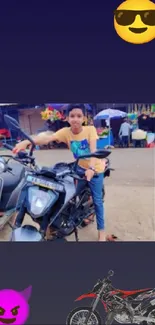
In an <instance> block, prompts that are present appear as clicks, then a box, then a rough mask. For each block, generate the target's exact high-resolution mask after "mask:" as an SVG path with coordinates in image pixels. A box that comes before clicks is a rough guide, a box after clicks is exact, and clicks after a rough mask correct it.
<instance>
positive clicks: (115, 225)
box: [0, 149, 155, 241]
mask: <svg viewBox="0 0 155 325" xmlns="http://www.w3.org/2000/svg"><path fill="white" fill-rule="evenodd" d="M35 156H36V158H37V161H38V163H39V164H40V165H44V166H45V165H52V164H54V163H56V162H60V161H65V162H69V161H72V154H71V153H70V152H69V151H68V150H66V149H64V150H48V151H36V152H35ZM110 159H111V166H112V167H113V168H115V171H114V172H112V174H111V177H110V178H107V179H106V180H105V185H106V196H105V218H106V228H107V232H108V233H114V234H116V235H117V236H118V238H119V240H120V241H155V150H154V149H113V151H112V154H111V156H110ZM28 219H29V218H28V217H26V218H25V222H24V223H27V221H28ZM9 232H10V230H9V228H8V226H6V227H5V229H4V230H3V231H2V232H1V233H0V241H4V240H5V241H7V240H8V237H9ZM79 238H80V240H81V241H96V238H97V233H96V224H95V223H94V224H91V225H89V227H87V228H85V229H82V230H80V231H79ZM72 240H74V236H71V237H70V238H68V241H72Z"/></svg>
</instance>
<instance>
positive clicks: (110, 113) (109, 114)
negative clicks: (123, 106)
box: [94, 108, 127, 146]
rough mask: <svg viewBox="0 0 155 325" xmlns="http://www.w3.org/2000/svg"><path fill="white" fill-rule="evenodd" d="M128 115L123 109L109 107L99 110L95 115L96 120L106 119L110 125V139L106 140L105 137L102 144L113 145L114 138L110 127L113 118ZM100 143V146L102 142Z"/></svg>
mask: <svg viewBox="0 0 155 325" xmlns="http://www.w3.org/2000/svg"><path fill="white" fill-rule="evenodd" d="M126 116H127V113H125V112H123V111H119V110H116V109H111V108H108V109H105V110H103V111H101V112H99V113H98V114H97V115H96V116H95V117H94V120H106V121H107V122H108V126H109V136H108V138H107V140H108V141H104V139H103V141H102V144H101V146H110V145H111V142H112V138H113V136H112V132H111V128H110V121H111V119H118V118H124V117H126ZM100 142H101V141H100ZM98 145H99V146H100V144H98Z"/></svg>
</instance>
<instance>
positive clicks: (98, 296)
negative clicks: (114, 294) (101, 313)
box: [84, 294, 101, 325]
mask: <svg viewBox="0 0 155 325" xmlns="http://www.w3.org/2000/svg"><path fill="white" fill-rule="evenodd" d="M100 299H101V295H100V294H98V295H97V298H96V299H95V300H94V301H93V302H92V304H91V309H90V311H89V313H88V315H87V317H86V320H85V323H84V324H85V325H88V322H89V319H90V317H91V315H92V314H93V312H94V311H95V309H96V307H97V305H98V303H99V301H100Z"/></svg>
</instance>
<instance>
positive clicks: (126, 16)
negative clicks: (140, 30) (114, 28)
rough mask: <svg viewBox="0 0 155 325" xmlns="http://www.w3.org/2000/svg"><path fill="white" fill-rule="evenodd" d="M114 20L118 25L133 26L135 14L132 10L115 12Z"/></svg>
mask: <svg viewBox="0 0 155 325" xmlns="http://www.w3.org/2000/svg"><path fill="white" fill-rule="evenodd" d="M114 14H115V19H116V22H117V24H118V25H121V26H128V25H131V24H133V22H134V20H135V17H136V12H135V11H132V10H115V12H114Z"/></svg>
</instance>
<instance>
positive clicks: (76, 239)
mask: <svg viewBox="0 0 155 325" xmlns="http://www.w3.org/2000/svg"><path fill="white" fill-rule="evenodd" d="M74 234H75V241H76V242H79V236H78V230H77V228H76V227H75V228H74Z"/></svg>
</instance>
